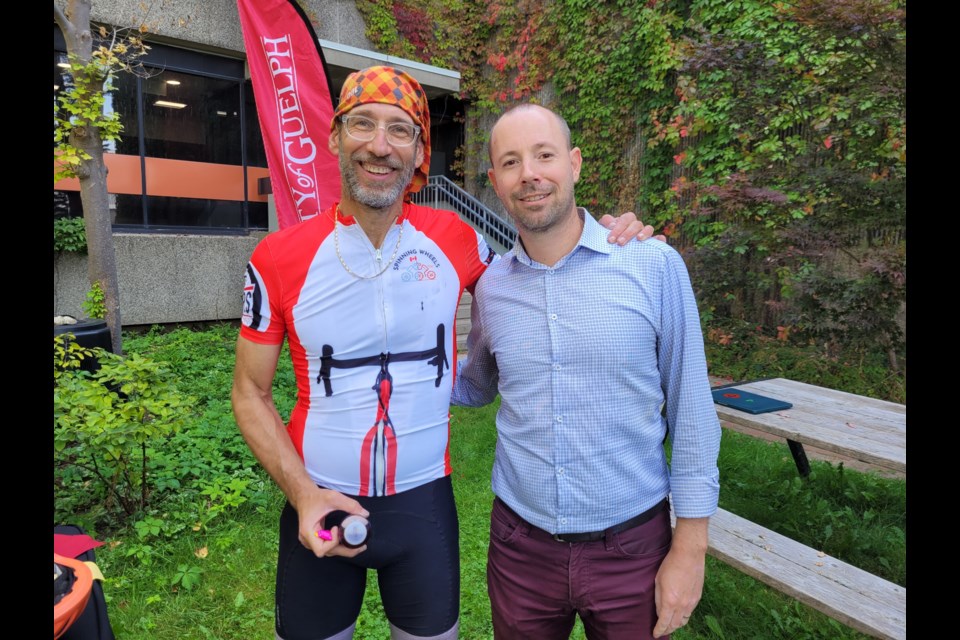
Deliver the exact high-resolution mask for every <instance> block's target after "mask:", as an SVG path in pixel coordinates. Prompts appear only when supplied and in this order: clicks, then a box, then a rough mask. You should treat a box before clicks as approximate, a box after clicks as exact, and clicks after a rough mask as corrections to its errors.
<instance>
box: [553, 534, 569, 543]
mask: <svg viewBox="0 0 960 640" xmlns="http://www.w3.org/2000/svg"><path fill="white" fill-rule="evenodd" d="M550 537H551V538H553V539H554V540H555V541H557V542H566V540H564V539H563V535H561V534H559V533H555V534H553V535H552V536H550Z"/></svg>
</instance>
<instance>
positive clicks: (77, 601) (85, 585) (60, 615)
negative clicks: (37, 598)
mask: <svg viewBox="0 0 960 640" xmlns="http://www.w3.org/2000/svg"><path fill="white" fill-rule="evenodd" d="M53 561H54V563H56V564H59V565H60V566H62V567H70V568H71V569H73V572H74V574H75V575H76V581H75V582H74V583H73V589H71V590H70V592H69V593H67V594H66V595H64V596H63V598H62V599H61V600H60V602H58V603H57V604H55V605H53V638H54V640H56V639H57V638H59V637H60V636H62V635H63V634H64V632H65V631H66V630H67V629H69V628H70V625H72V624H73V623H74V622H76V621H77V618H79V617H80V614H81V613H83V609H84V608H85V607H86V606H87V601H88V600H89V599H90V591H91V589H92V588H93V573H92V572H91V571H90V567H88V566H87V565H86V564H84V563H83V561H81V560H75V559H73V558H66V557H64V556H60V555H57V554H56V553H55V554H53Z"/></svg>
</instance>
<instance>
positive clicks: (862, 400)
mask: <svg viewBox="0 0 960 640" xmlns="http://www.w3.org/2000/svg"><path fill="white" fill-rule="evenodd" d="M724 386H726V387H735V388H737V389H742V390H744V391H750V392H753V393H758V394H760V395H764V396H769V397H772V398H776V399H778V400H786V401H787V402H790V403H792V404H793V407H792V408H790V409H783V410H779V411H773V412H770V413H760V414H756V415H754V414H750V413H747V412H745V411H740V410H737V409H732V408H729V407H724V406H722V405H716V408H717V416H718V417H719V418H720V420H722V421H726V422H730V423H732V424H736V425H741V426H744V427H748V428H750V429H756V430H758V431H762V432H765V433H769V434H772V435H774V436H779V437H782V438H785V439H786V440H787V444H788V445H789V447H790V452H791V453H792V454H793V459H794V461H795V462H796V464H797V469H798V470H799V472H800V474H801V475H802V476H804V477H806V476H807V475H809V473H810V465H809V462H808V461H807V456H806V452H805V451H804V449H803V445H804V444H807V445H810V446H813V447H819V448H820V449H824V450H826V451H832V452H834V453H838V454H840V455H844V456H848V457H850V458H853V459H855V460H859V461H861V462H865V463H867V464H870V465H875V466H877V467H881V468H883V469H889V470H892V471H897V472H900V473H903V474H904V475H906V473H907V407H906V405H902V404H898V403H896V402H888V401H886V400H877V399H875V398H867V397H864V396H860V395H856V394H853V393H847V392H844V391H836V390H834V389H827V388H825V387H818V386H816V385H812V384H807V383H805V382H797V381H795V380H787V379H785V378H772V379H770V380H757V381H754V382H746V383H735V384H730V385H724ZM714 388H715V389H716V388H720V387H714Z"/></svg>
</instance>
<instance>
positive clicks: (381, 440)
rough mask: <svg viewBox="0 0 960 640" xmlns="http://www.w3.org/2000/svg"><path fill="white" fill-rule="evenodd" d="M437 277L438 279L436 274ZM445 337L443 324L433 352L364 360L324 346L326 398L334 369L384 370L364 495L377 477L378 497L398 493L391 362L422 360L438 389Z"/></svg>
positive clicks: (364, 468)
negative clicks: (434, 372)
mask: <svg viewBox="0 0 960 640" xmlns="http://www.w3.org/2000/svg"><path fill="white" fill-rule="evenodd" d="M404 275H406V274H404ZM433 277H434V278H435V277H436V274H435V273H434V274H433ZM431 279H432V278H431ZM444 338H445V335H444V326H443V324H442V323H441V324H438V325H437V346H436V347H435V348H433V349H427V350H426V351H408V352H405V353H389V352H387V353H379V354H377V355H375V356H368V357H364V358H347V359H342V360H340V359H337V358H334V357H333V347H332V346H331V345H329V344H325V345H323V349H322V352H321V353H322V355H321V356H320V372H319V373H318V374H317V384H323V391H324V395H325V396H327V397H330V396H332V395H333V383H332V382H331V380H330V372H331V371H332V370H333V369H354V368H357V367H370V366H379V368H380V370H379V371H378V373H377V378H376V381H375V382H374V384H373V387H371V388H372V389H373V391H374V392H376V394H377V415H376V419H375V420H374V422H373V426H372V427H370V430H369V431H367V434H366V436H364V438H363V447H362V449H361V451H362V454H361V457H360V495H368V494H369V491H370V483H371V477H372V478H373V487H374V493H373V495H374V496H383V495H388V496H389V495H393V494H394V493H396V487H395V479H396V468H397V437H396V431H395V430H394V427H393V421H391V420H390V396H391V395H392V394H393V376H392V375H391V374H390V363H391V362H417V361H421V360H422V361H425V362H426V364H428V365H433V366H436V367H437V378H436V380H435V382H434V386H435V387H439V386H440V381H441V380H442V379H443V369H444V367H446V368H447V369H449V368H450V362H449V361H448V360H447V352H446V345H445V341H444ZM371 471H372V473H371Z"/></svg>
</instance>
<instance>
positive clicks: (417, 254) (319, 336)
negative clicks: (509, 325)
mask: <svg viewBox="0 0 960 640" xmlns="http://www.w3.org/2000/svg"><path fill="white" fill-rule="evenodd" d="M335 206H336V205H335ZM334 210H335V209H334V208H331V209H330V210H328V211H325V212H324V213H323V214H321V215H319V216H317V217H315V218H313V219H311V220H308V221H306V222H302V223H300V224H297V225H294V226H292V227H288V228H286V229H283V230H281V231H278V232H276V233H272V234H270V235H268V236H267V237H266V238H264V239H263V240H262V241H261V242H260V243H259V244H258V245H257V247H256V249H255V250H254V252H253V255H252V257H251V259H250V262H249V264H248V266H247V270H246V281H245V283H244V303H243V315H242V327H241V330H240V335H241V336H243V337H244V338H246V339H248V340H251V341H253V342H258V343H262V344H271V345H277V344H281V343H282V342H283V338H284V336H285V335H286V336H287V339H288V341H289V345H290V355H291V358H292V360H293V368H294V373H295V375H296V380H297V402H296V406H295V407H294V409H293V411H292V413H291V416H290V421H289V423H288V425H287V431H288V433H289V435H290V438H291V440H292V441H293V443H294V446H295V447H296V449H297V451H298V452H299V453H300V456H301V457H302V458H303V461H304V465H305V467H306V469H307V472H308V473H309V474H310V477H311V478H312V479H313V481H314V482H316V483H317V484H318V485H320V486H323V487H327V488H330V489H335V490H337V491H340V492H342V493H345V494H347V495H363V496H382V495H392V494H394V493H398V492H402V491H406V490H409V489H412V488H414V487H417V486H420V485H422V484H425V483H427V482H429V481H431V480H434V479H437V478H441V477H444V476H446V475H449V474H450V455H449V404H450V391H451V389H452V385H453V376H454V372H455V371H456V366H455V365H456V328H455V318H456V310H457V305H458V303H459V300H460V296H461V295H462V293H463V290H464V288H467V289H470V290H472V288H473V285H474V284H475V283H476V281H477V279H478V278H479V277H480V275H481V274H482V273H483V271H484V269H485V268H486V266H487V265H488V264H489V263H490V262H491V261H492V260H493V259H494V258H495V256H496V254H495V253H494V252H493V250H492V249H490V247H489V246H488V245H487V243H486V242H485V241H484V240H483V238H482V236H480V235H479V234H478V233H477V232H476V231H474V229H473V228H471V227H470V226H469V225H467V224H466V223H465V222H463V221H462V220H460V218H459V217H458V216H457V215H456V214H455V213H453V212H451V211H444V210H438V209H430V208H427V207H422V206H418V205H414V204H410V203H404V205H403V211H402V213H401V215H400V217H399V218H398V219H397V223H396V224H394V225H392V226H391V228H390V229H389V231H388V232H387V235H386V238H385V239H384V241H383V245H382V247H381V249H380V250H377V249H375V248H374V247H373V246H372V244H371V243H370V241H369V239H368V238H367V236H366V234H365V233H364V231H363V229H362V228H361V227H360V225H358V224H356V221H355V219H354V218H352V217H343V216H342V214H341V217H340V221H341V224H339V225H338V226H337V229H336V233H334V216H333V212H334ZM348 269H349V271H348ZM381 271H383V272H382V273H381V274H380V275H377V274H378V273H380V272H381ZM451 365H453V366H452V367H451Z"/></svg>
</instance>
